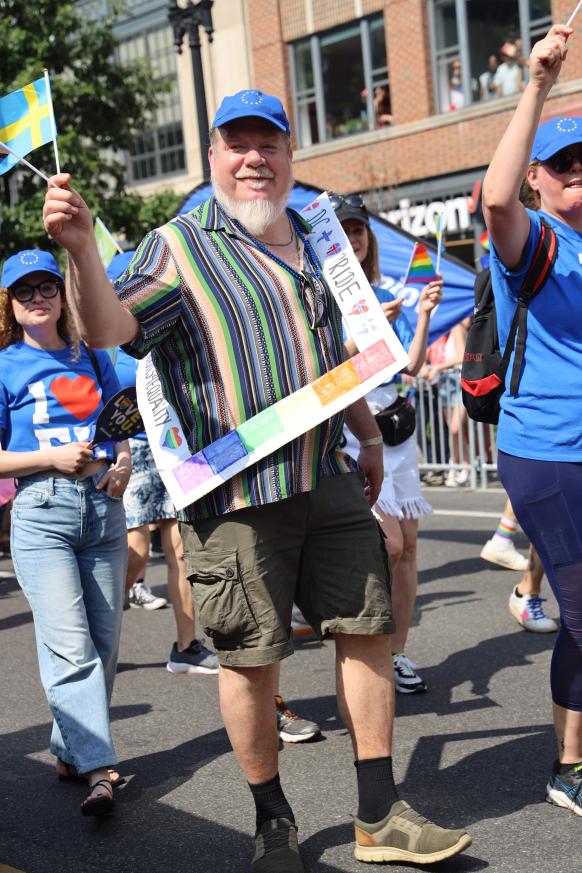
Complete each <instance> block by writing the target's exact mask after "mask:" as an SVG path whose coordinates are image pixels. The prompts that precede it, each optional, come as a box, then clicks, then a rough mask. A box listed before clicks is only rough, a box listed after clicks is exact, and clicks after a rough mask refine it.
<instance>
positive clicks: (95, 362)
mask: <svg viewBox="0 0 582 873" xmlns="http://www.w3.org/2000/svg"><path fill="white" fill-rule="evenodd" d="M85 350H86V352H87V354H88V355H89V357H90V358H91V363H92V365H93V369H94V370H95V375H96V376H97V381H98V382H99V387H100V388H101V392H103V376H102V375H101V367H100V366H99V361H98V360H97V355H96V354H95V352H94V351H93V349H90V348H89V346H85Z"/></svg>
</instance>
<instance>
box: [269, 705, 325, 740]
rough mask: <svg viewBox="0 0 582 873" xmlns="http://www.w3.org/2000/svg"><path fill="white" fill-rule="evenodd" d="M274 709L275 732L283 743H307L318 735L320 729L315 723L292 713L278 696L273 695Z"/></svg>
mask: <svg viewBox="0 0 582 873" xmlns="http://www.w3.org/2000/svg"><path fill="white" fill-rule="evenodd" d="M275 707H276V709H277V732H278V734H279V737H280V739H281V740H283V742H284V743H307V742H309V740H313V739H314V738H315V737H318V736H319V735H320V733H321V729H320V727H319V725H318V724H317V723H316V722H314V721H308V720H307V719H306V718H301V716H300V715H297V714H296V713H294V712H292V711H291V710H290V709H289V707H288V706H287V705H286V704H285V701H284V700H283V698H282V697H280V696H279V695H278V694H275Z"/></svg>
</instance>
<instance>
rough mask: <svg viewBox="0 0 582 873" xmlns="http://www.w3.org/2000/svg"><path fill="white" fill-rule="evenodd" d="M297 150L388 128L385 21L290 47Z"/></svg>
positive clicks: (362, 22) (358, 25)
mask: <svg viewBox="0 0 582 873" xmlns="http://www.w3.org/2000/svg"><path fill="white" fill-rule="evenodd" d="M289 51H290V60H291V69H292V76H293V98H294V108H295V119H296V125H295V127H296V131H297V139H298V143H299V146H300V147H303V148H304V147H307V146H310V145H314V144H315V143H320V142H328V141H329V140H332V139H337V138H338V137H342V136H348V135H349V134H352V133H359V132H361V131H363V130H374V128H375V127H379V126H382V125H384V124H389V123H390V122H391V120H392V117H391V114H390V91H389V87H388V65H387V62H386V40H385V36H384V18H383V16H382V15H376V16H373V17H372V18H363V19H361V20H359V21H357V22H355V23H352V24H350V25H349V26H347V27H342V28H338V29H335V30H331V31H326V32H325V33H320V34H317V35H315V36H311V37H309V38H308V39H302V40H300V41H299V42H296V43H293V44H292V45H290V47H289Z"/></svg>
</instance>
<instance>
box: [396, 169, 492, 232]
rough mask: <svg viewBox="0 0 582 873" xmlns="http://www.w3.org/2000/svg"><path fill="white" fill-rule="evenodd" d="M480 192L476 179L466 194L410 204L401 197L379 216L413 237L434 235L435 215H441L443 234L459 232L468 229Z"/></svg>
mask: <svg viewBox="0 0 582 873" xmlns="http://www.w3.org/2000/svg"><path fill="white" fill-rule="evenodd" d="M480 191H481V180H480V179H478V180H477V181H476V182H475V185H474V187H473V191H472V193H471V194H469V195H468V196H462V195H459V196H458V197H450V198H448V199H447V200H433V201H432V202H431V203H411V202H410V200H408V199H407V198H405V197H403V198H402V199H401V200H400V201H399V203H398V209H390V210H389V211H388V212H381V213H380V215H381V216H382V218H385V219H386V220H387V221H389V222H390V223H391V224H396V225H398V226H399V227H401V228H402V230H406V231H408V233H411V234H412V235H413V236H416V237H419V236H435V234H436V221H437V216H439V215H443V216H444V226H445V228H446V231H447V233H459V231H463V230H470V228H471V216H472V215H473V214H474V213H475V211H476V209H477V203H478V201H479V194H480Z"/></svg>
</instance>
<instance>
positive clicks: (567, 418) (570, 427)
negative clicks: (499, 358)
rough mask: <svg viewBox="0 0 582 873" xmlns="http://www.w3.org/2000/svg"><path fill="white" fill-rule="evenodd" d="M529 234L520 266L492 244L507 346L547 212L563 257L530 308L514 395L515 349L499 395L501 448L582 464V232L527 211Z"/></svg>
mask: <svg viewBox="0 0 582 873" xmlns="http://www.w3.org/2000/svg"><path fill="white" fill-rule="evenodd" d="M527 212H528V215H529V218H530V231H529V237H528V240H527V244H526V247H525V250H524V255H523V259H522V264H521V266H520V267H519V268H518V269H517V270H514V271H512V270H508V269H507V268H506V267H505V266H504V264H503V263H502V262H501V261H500V259H499V255H498V254H497V252H496V251H495V249H494V247H493V246H492V247H491V261H490V266H491V275H492V280H493V292H494V295H495V308H496V310H497V322H498V330H499V343H500V346H501V348H502V349H503V348H505V344H506V342H507V336H508V334H509V329H510V327H511V320H512V318H513V314H514V312H515V308H516V305H517V293H518V290H519V287H520V285H521V282H522V280H523V277H524V276H525V274H526V272H527V267H528V265H529V264H530V262H531V259H532V257H533V254H534V252H535V248H536V245H537V242H538V240H539V236H540V227H541V217H542V216H543V218H544V219H545V221H547V222H548V224H550V225H551V226H552V227H553V229H554V230H555V232H556V235H557V237H558V257H557V259H556V262H555V264H554V268H553V270H552V272H551V274H550V276H549V278H548V280H547V281H546V283H545V285H544V286H543V288H542V290H541V291H540V293H539V294H538V296H537V297H535V299H534V300H532V302H531V303H530V305H529V309H528V315H527V339H526V343H525V359H524V364H523V367H522V372H521V380H520V383H519V389H518V393H517V396H516V397H511V395H510V394H509V383H510V379H511V369H512V366H513V353H512V356H511V361H510V363H509V368H508V370H507V378H506V388H507V389H508V390H507V391H506V392H505V393H504V394H503V397H502V398H501V416H500V419H499V428H498V431H497V446H498V448H500V449H501V450H502V451H504V452H506V453H507V454H508V455H515V456H517V457H519V458H530V459H533V460H540V461H572V462H580V461H582V233H578V232H577V231H575V230H573V229H572V228H570V227H568V225H567V224H564V223H563V222H561V221H559V220H558V219H557V218H554V217H553V216H551V215H548V214H547V213H545V212H533V211H532V210H529V209H528V210H527Z"/></svg>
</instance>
